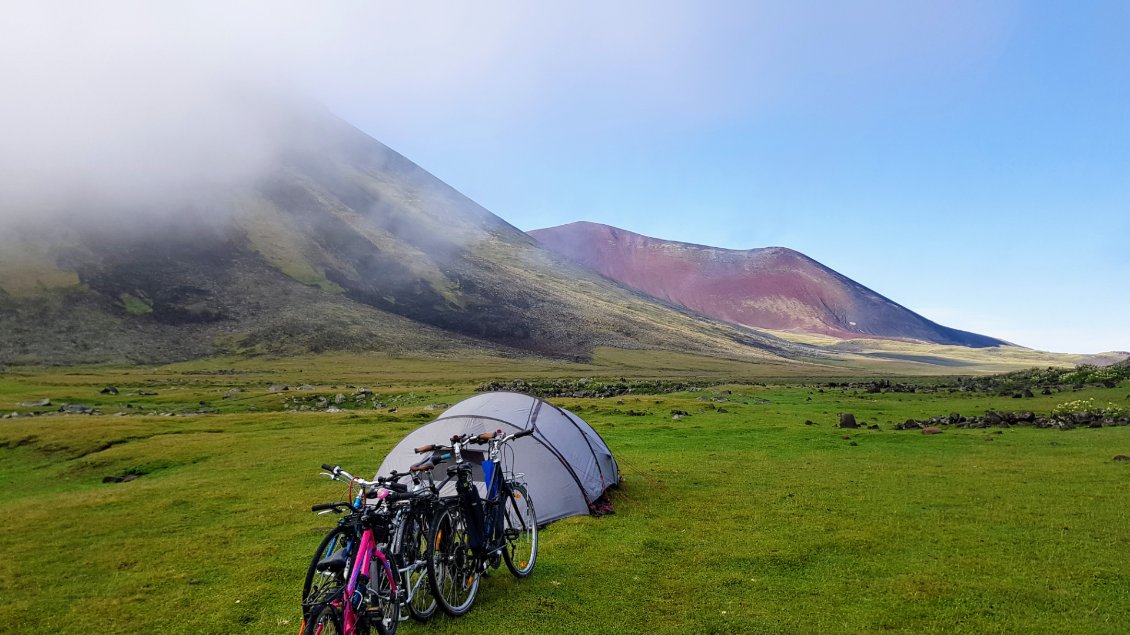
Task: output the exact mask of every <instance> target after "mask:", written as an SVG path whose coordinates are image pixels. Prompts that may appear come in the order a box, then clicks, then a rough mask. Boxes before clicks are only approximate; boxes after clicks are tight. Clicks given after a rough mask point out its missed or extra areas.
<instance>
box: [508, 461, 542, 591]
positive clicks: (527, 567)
mask: <svg viewBox="0 0 1130 635" xmlns="http://www.w3.org/2000/svg"><path fill="white" fill-rule="evenodd" d="M509 490H510V491H509V496H507V497H506V498H507V500H505V501H503V503H504V508H503V516H502V517H503V531H504V532H505V540H506V545H505V546H504V547H503V549H502V559H503V560H505V561H506V568H507V569H510V573H512V574H514V577H516V578H524V577H526V576H528V575H530V574H531V573H533V570H534V564H535V563H536V562H537V559H538V517H537V513H536V512H535V511H534V501H533V499H532V498H530V494H529V492H527V491H526V488H525V487H524V486H522V485H519V484H517V483H515V484H513V485H511V486H510V487H509Z"/></svg>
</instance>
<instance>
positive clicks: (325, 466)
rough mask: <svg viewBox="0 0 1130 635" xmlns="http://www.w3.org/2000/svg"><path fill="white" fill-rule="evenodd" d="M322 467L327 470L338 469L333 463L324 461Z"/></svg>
mask: <svg viewBox="0 0 1130 635" xmlns="http://www.w3.org/2000/svg"><path fill="white" fill-rule="evenodd" d="M322 469H323V470H325V471H327V472H332V471H334V470H336V469H337V468H336V467H334V466H332V465H326V464H325V463H323V464H322Z"/></svg>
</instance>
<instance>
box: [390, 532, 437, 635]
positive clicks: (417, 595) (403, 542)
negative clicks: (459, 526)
mask: <svg viewBox="0 0 1130 635" xmlns="http://www.w3.org/2000/svg"><path fill="white" fill-rule="evenodd" d="M392 550H393V552H394V553H396V555H397V559H398V560H399V561H400V567H401V568H402V569H406V571H405V572H404V576H403V580H402V581H401V582H402V584H403V585H404V587H405V592H406V594H405V604H406V605H407V607H408V614H409V615H410V616H412V619H414V620H416V621H417V622H426V621H428V620H429V619H430V618H431V617H432V615H434V614H435V612H436V607H437V606H438V603H437V602H436V598H435V596H434V595H432V589H431V587H430V586H429V585H428V566H427V562H428V519H427V517H426V516H425V513H424V512H423V511H422V510H421V511H416V510H413V511H411V512H409V513H408V514H406V515H405V516H404V520H403V522H401V523H400V525H399V526H398V527H397V528H396V537H395V538H394V539H393V546H392Z"/></svg>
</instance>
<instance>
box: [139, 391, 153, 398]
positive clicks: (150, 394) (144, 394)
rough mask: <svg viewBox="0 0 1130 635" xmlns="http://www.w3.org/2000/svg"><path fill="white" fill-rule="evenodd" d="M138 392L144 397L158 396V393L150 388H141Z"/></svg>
mask: <svg viewBox="0 0 1130 635" xmlns="http://www.w3.org/2000/svg"><path fill="white" fill-rule="evenodd" d="M137 394H138V395H140V396H142V397H156V396H157V393H155V392H151V391H148V390H139V391H137Z"/></svg>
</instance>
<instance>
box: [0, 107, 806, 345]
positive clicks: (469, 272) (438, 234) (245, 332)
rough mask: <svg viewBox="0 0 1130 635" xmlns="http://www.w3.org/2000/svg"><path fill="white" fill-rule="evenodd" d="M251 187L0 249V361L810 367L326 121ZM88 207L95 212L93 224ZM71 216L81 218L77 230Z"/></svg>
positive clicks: (23, 238)
mask: <svg viewBox="0 0 1130 635" xmlns="http://www.w3.org/2000/svg"><path fill="white" fill-rule="evenodd" d="M281 129H282V130H283V131H284V132H285V136H284V139H283V142H281V143H280V144H279V151H278V154H277V156H276V157H275V159H274V161H273V162H272V163H271V165H270V166H269V168H268V169H265V170H263V171H262V172H261V173H259V174H257V175H256V178H255V179H254V180H247V181H244V182H238V183H228V184H224V185H222V186H221V185H217V184H204V183H201V184H199V186H198V187H195V188H191V189H189V190H186V192H180V193H172V192H170V193H169V194H168V196H165V197H163V198H161V199H159V200H157V201H152V200H149V201H145V202H144V203H142V202H121V201H116V202H114V203H113V204H108V203H97V202H93V201H87V200H82V201H77V202H73V203H72V204H73V205H75V206H76V209H79V208H81V211H82V213H81V214H70V215H68V213H69V212H71V211H74V210H66V209H64V210H54V211H53V215H47V216H45V217H46V218H55V219H59V218H63V219H67V221H66V222H58V221H55V222H41V223H25V224H24V225H21V226H19V227H9V228H5V231H4V232H2V233H0V242H2V243H3V244H2V245H0V254H2V255H3V257H0V362H9V363H11V362H18V363H75V362H99V361H118V360H131V361H143V362H159V361H170V360H176V359H187V358H192V357H199V356H203V355H210V354H216V353H302V352H309V351H322V350H383V351H393V352H409V351H411V352H426V351H432V352H437V353H438V352H454V353H458V352H460V351H465V350H468V349H473V348H484V347H485V348H491V349H493V350H496V351H500V352H507V351H510V352H529V353H536V354H546V355H552V356H561V357H573V358H583V357H586V356H588V355H589V354H590V353H591V351H592V350H593V349H594V348H595V347H598V346H613V347H619V348H663V349H668V350H682V351H688V352H696V353H707V354H711V355H724V356H729V357H735V358H749V359H763V360H764V359H777V360H780V359H781V357H780V356H782V355H786V356H792V355H796V354H800V353H805V354H807V353H811V352H812V351H810V350H808V349H805V348H804V347H799V346H797V345H794V344H790V343H787V342H785V341H783V340H780V339H777V338H775V337H772V336H769V335H765V334H762V333H759V332H756V331H753V330H751V329H746V328H741V327H735V326H732V325H728V324H724V323H720V322H717V321H713V320H709V319H705V318H703V317H701V316H698V315H694V314H691V313H689V312H686V311H683V310H680V309H678V308H675V307H671V306H667V305H664V304H661V303H657V302H655V301H654V300H652V299H650V298H648V297H646V296H644V295H642V294H639V293H636V292H633V291H630V290H628V289H625V288H623V287H621V286H619V285H617V284H614V283H611V282H609V281H608V280H606V279H605V278H602V277H600V276H598V275H595V274H593V273H591V272H589V271H587V270H585V269H583V268H581V267H578V266H575V265H573V264H570V263H568V262H565V261H563V260H562V259H560V258H558V257H556V256H554V255H552V254H550V253H549V252H548V251H546V250H545V249H543V248H542V247H540V246H539V245H538V244H537V243H536V241H534V240H533V239H532V238H530V237H529V236H527V235H526V234H524V233H522V232H521V231H519V230H518V229H516V228H514V227H513V226H511V225H509V224H508V223H506V222H505V221H503V220H502V219H500V218H498V217H497V216H495V215H493V214H491V213H490V212H488V211H487V210H485V209H483V208H482V207H480V206H478V205H476V204H475V203H474V202H472V201H470V200H469V199H467V198H466V197H464V196H462V195H461V194H459V193H458V192H457V191H455V190H454V189H452V188H451V187H449V186H447V185H446V184H444V183H443V182H441V181H439V180H438V179H436V178H435V177H434V176H432V175H431V174H429V173H427V172H426V171H424V170H423V169H421V168H420V167H418V166H416V165H415V164H413V163H412V162H410V161H408V160H407V159H405V158H404V157H402V156H400V155H399V154H397V153H395V152H393V151H392V150H390V149H388V148H387V147H385V146H384V145H382V144H380V143H379V142H377V141H375V140H373V139H371V138H369V137H368V136H366V135H364V134H363V133H361V132H360V131H358V130H356V129H355V128H353V127H351V126H349V125H348V124H346V123H345V122H343V121H341V120H339V119H336V118H333V117H331V116H329V115H328V114H324V113H317V114H314V113H311V112H309V111H304V112H302V113H301V114H296V115H295V116H293V117H292V118H290V119H289V120H288V121H287V122H286V125H285V126H282V127H281ZM99 205H103V206H104V207H105V209H101V208H98V206H99ZM81 219H86V220H85V221H83V220H81Z"/></svg>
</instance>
